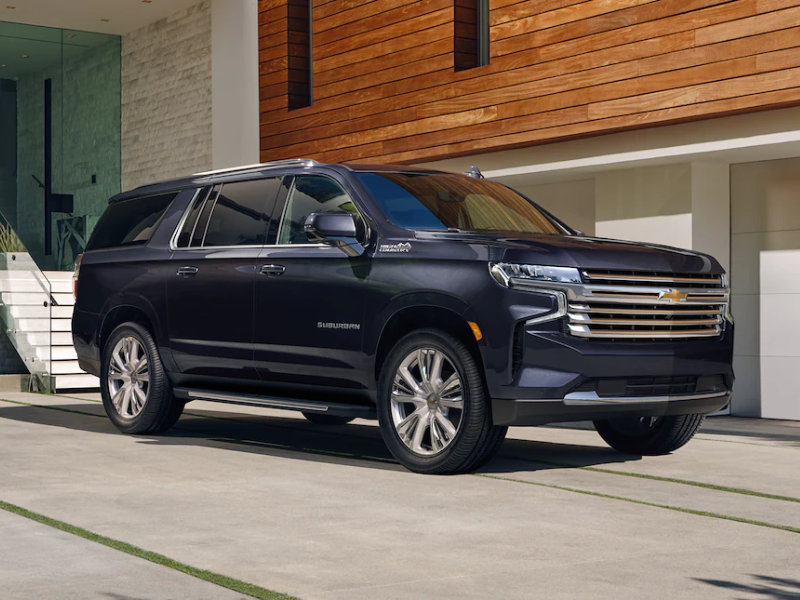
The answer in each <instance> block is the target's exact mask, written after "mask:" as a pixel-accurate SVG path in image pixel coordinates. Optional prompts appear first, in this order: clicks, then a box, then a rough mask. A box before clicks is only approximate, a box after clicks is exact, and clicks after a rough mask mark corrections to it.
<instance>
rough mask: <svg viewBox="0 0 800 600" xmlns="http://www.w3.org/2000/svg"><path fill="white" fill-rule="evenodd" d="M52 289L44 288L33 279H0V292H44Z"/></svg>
mask: <svg viewBox="0 0 800 600" xmlns="http://www.w3.org/2000/svg"><path fill="white" fill-rule="evenodd" d="M52 289H53V288H52V287H50V286H48V285H47V284H45V285H44V286H43V285H42V284H41V283H39V282H38V281H36V280H35V279H0V292H17V293H19V292H42V293H44V292H46V291H52Z"/></svg>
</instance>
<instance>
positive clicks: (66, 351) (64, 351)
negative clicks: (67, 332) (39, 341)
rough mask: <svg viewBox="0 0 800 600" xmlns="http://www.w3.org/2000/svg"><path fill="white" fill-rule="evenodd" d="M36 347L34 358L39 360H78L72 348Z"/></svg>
mask: <svg viewBox="0 0 800 600" xmlns="http://www.w3.org/2000/svg"><path fill="white" fill-rule="evenodd" d="M49 348H51V347H50V346H36V356H38V357H39V358H40V359H41V360H78V354H77V353H76V352H75V348H74V347H73V346H52V348H51V349H50V350H49V351H48V349H49Z"/></svg>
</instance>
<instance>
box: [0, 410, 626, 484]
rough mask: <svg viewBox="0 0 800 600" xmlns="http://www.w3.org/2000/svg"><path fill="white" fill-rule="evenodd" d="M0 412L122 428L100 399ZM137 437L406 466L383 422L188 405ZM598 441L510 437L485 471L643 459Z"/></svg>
mask: <svg viewBox="0 0 800 600" xmlns="http://www.w3.org/2000/svg"><path fill="white" fill-rule="evenodd" d="M0 418H5V419H11V420H16V421H24V422H28V423H36V424H40V425H46V426H53V427H63V428H67V429H75V430H81V431H89V432H92V433H99V434H108V435H122V434H120V433H119V432H118V431H117V430H116V428H115V427H114V426H113V425H112V424H111V422H110V421H109V420H108V419H107V417H106V416H105V414H104V413H103V409H102V407H101V406H100V405H96V404H89V405H87V404H63V405H48V406H46V407H45V406H29V405H25V406H20V405H14V406H5V407H0ZM135 439H137V440H139V441H140V442H141V443H145V444H149V445H153V444H157V445H158V444H160V445H187V444H193V445H197V446H205V447H213V448H219V449H224V450H237V451H244V452H252V453H257V454H264V455H271V456H288V457H292V458H299V459H302V460H311V461H317V462H335V463H342V464H358V465H359V466H362V467H368V468H376V469H402V467H401V466H400V465H399V464H398V463H397V462H396V461H395V459H394V458H393V457H392V456H391V454H390V453H389V451H388V450H387V448H386V446H385V445H384V443H383V440H382V439H381V436H380V431H379V430H378V426H377V423H368V422H364V421H360V422H356V423H349V424H347V425H314V424H311V423H309V422H307V421H305V420H303V419H298V418H296V417H295V418H292V417H287V418H284V417H277V416H273V415H268V416H267V415H265V416H261V415H252V414H241V413H223V412H217V411H213V412H212V411H203V410H187V412H186V413H185V414H184V415H183V416H182V417H181V419H180V420H179V421H178V423H177V424H176V425H175V426H174V427H173V428H172V429H171V430H170V431H168V432H167V433H165V434H162V435H157V436H152V435H143V436H136V437H135ZM639 458H640V457H637V456H631V455H625V454H620V453H618V452H615V451H613V450H611V449H610V448H608V449H607V448H603V447H599V446H590V445H586V446H584V445H579V444H565V443H556V442H543V441H533V440H521V439H507V440H506V441H505V443H504V444H503V447H502V448H501V449H500V452H499V454H498V456H497V457H496V458H495V459H494V460H493V461H492V462H491V463H489V465H487V466H486V467H484V468H483V469H482V472H490V473H502V472H511V471H515V472H516V471H520V470H530V471H538V470H545V469H554V468H570V467H584V466H591V465H600V464H608V463H620V462H626V461H629V460H638V459H639Z"/></svg>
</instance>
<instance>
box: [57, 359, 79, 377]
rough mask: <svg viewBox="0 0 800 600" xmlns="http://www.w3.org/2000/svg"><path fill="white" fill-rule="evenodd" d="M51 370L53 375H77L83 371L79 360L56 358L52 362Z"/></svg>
mask: <svg viewBox="0 0 800 600" xmlns="http://www.w3.org/2000/svg"><path fill="white" fill-rule="evenodd" d="M50 372H51V373H52V374H53V375H75V374H79V373H83V371H82V370H81V368H80V367H79V366H78V361H77V360H54V361H52V363H50Z"/></svg>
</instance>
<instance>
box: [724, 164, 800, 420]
mask: <svg viewBox="0 0 800 600" xmlns="http://www.w3.org/2000/svg"><path fill="white" fill-rule="evenodd" d="M731 247H732V257H731V284H732V288H733V292H734V293H733V302H732V308H733V311H734V318H735V319H736V347H735V363H734V367H735V369H736V372H737V382H736V385H737V391H736V404H735V405H734V406H735V408H736V411H737V413H739V414H746V415H753V416H758V415H759V414H760V415H761V416H763V417H768V418H781V419H800V402H798V399H797V391H796V390H797V381H796V379H795V376H796V375H797V373H798V372H800V344H798V340H800V310H798V309H800V158H794V159H785V160H775V161H766V162H755V163H747V164H738V165H732V166H731Z"/></svg>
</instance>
